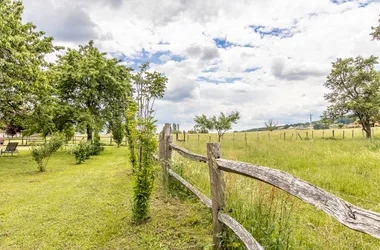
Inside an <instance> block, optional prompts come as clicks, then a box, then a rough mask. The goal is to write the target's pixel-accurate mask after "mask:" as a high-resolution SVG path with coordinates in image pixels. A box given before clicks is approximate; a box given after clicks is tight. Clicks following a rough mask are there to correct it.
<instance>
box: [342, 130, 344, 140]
mask: <svg viewBox="0 0 380 250" xmlns="http://www.w3.org/2000/svg"><path fill="white" fill-rule="evenodd" d="M342 137H343V139H344V130H343V134H342Z"/></svg>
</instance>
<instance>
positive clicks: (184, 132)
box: [183, 130, 186, 142]
mask: <svg viewBox="0 0 380 250" xmlns="http://www.w3.org/2000/svg"><path fill="white" fill-rule="evenodd" d="M183 141H184V142H186V131H185V130H184V131H183Z"/></svg>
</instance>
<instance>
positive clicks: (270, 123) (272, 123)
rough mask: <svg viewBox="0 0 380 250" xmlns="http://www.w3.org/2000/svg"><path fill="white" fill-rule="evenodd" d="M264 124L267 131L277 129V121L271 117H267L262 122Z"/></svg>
mask: <svg viewBox="0 0 380 250" xmlns="http://www.w3.org/2000/svg"><path fill="white" fill-rule="evenodd" d="M264 124H265V127H266V128H267V129H268V130H269V131H271V132H272V131H273V130H275V129H277V128H276V126H277V124H278V122H277V121H273V119H269V120H268V121H267V122H264Z"/></svg>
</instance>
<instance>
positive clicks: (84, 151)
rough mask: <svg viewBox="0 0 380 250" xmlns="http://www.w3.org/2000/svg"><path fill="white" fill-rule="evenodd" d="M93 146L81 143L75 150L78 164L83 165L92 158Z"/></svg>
mask: <svg viewBox="0 0 380 250" xmlns="http://www.w3.org/2000/svg"><path fill="white" fill-rule="evenodd" d="M90 153H91V144H89V143H87V142H84V141H81V142H79V144H78V146H76V147H75V149H74V155H75V160H76V162H77V164H81V163H82V162H84V161H85V160H86V159H88V158H90Z"/></svg>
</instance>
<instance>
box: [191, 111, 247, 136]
mask: <svg viewBox="0 0 380 250" xmlns="http://www.w3.org/2000/svg"><path fill="white" fill-rule="evenodd" d="M239 119H240V114H239V112H237V111H236V112H232V114H230V115H227V116H226V115H225V114H224V113H223V112H220V115H219V117H216V116H215V115H214V116H212V117H207V116H206V115H204V114H202V115H200V116H195V118H194V121H195V123H196V125H195V126H196V127H197V128H199V129H200V130H202V131H205V130H216V131H217V132H218V141H219V142H220V139H221V138H222V137H223V135H224V134H225V133H226V132H227V130H230V129H231V128H232V127H231V124H232V123H237V121H238V120H239Z"/></svg>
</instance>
